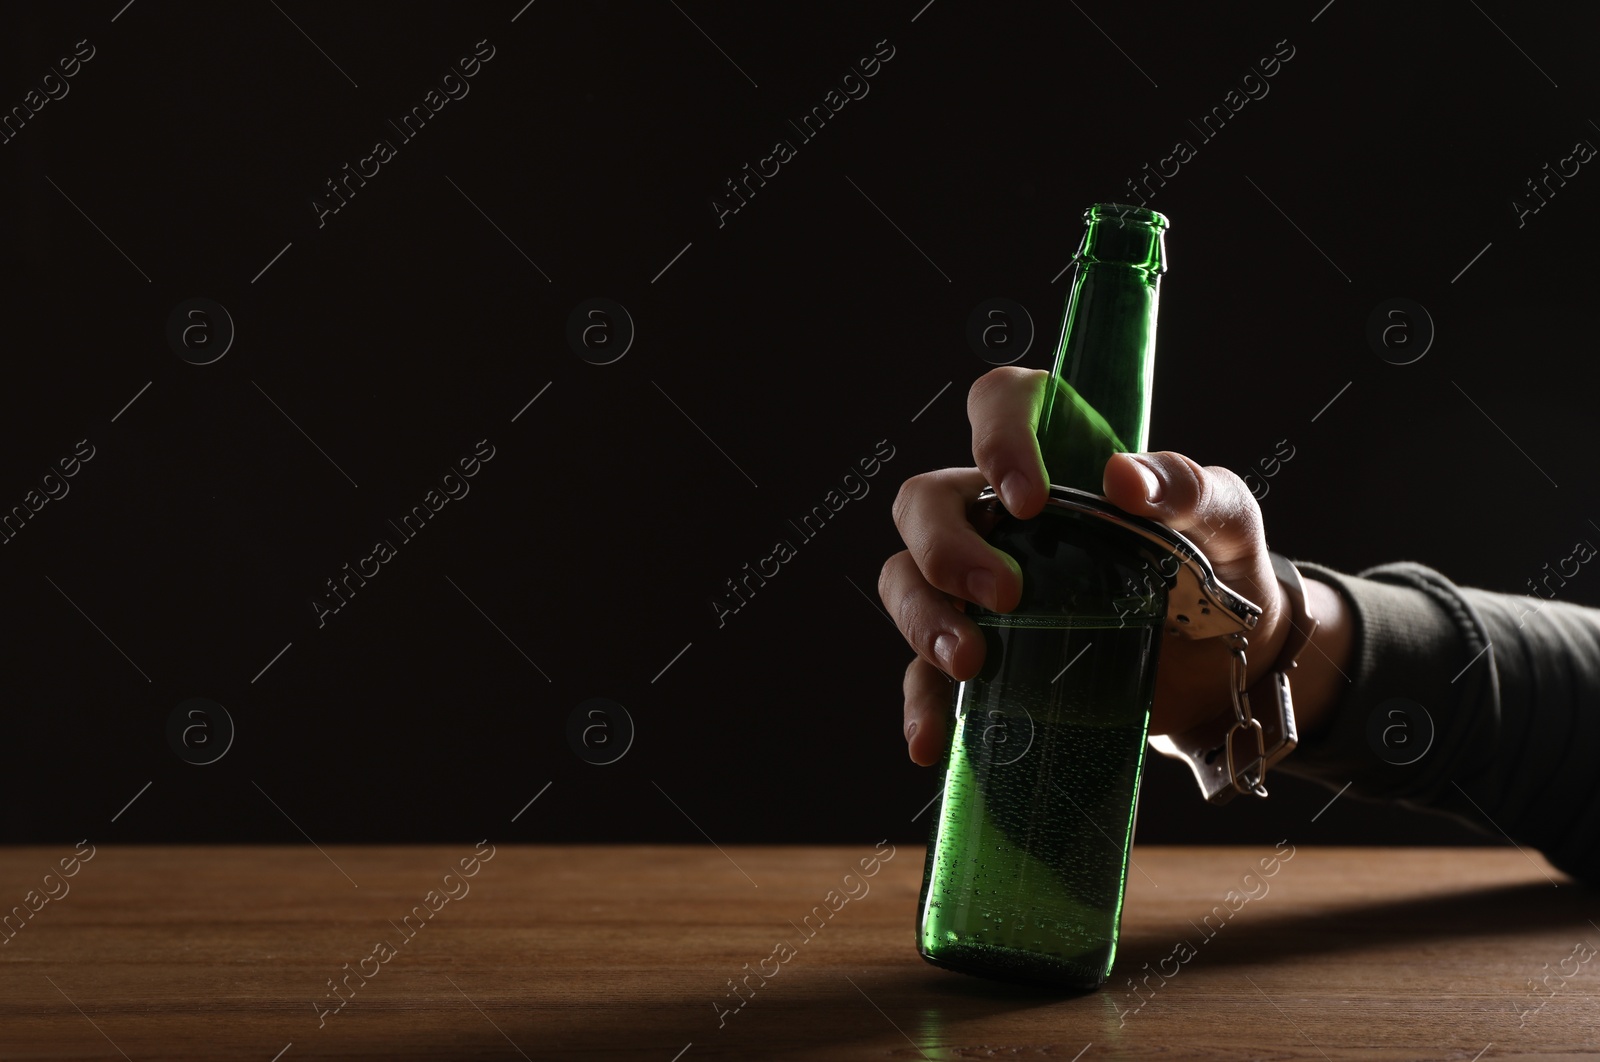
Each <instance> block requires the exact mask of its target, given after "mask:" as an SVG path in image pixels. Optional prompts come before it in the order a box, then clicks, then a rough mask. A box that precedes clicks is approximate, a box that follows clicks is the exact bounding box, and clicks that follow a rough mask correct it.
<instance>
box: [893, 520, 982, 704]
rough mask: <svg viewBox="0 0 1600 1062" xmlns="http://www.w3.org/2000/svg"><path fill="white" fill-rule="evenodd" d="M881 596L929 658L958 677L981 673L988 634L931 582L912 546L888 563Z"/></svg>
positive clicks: (914, 644) (916, 646) (920, 652)
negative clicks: (929, 583)
mask: <svg viewBox="0 0 1600 1062" xmlns="http://www.w3.org/2000/svg"><path fill="white" fill-rule="evenodd" d="M878 596H879V597H881V598H882V599H883V604H884V607H885V608H887V609H888V610H889V615H890V616H892V617H894V622H895V626H897V627H899V628H900V633H901V634H903V635H904V636H905V639H906V641H907V642H909V643H911V648H913V649H915V650H916V651H917V654H918V655H919V656H920V657H921V658H922V659H923V660H925V661H927V662H928V663H929V664H931V665H932V666H934V667H936V668H938V669H939V670H941V671H943V672H945V673H946V674H949V675H953V676H954V677H956V678H961V679H966V678H971V677H972V676H973V675H976V674H977V673H978V669H979V668H981V667H982V666H983V657H984V652H985V645H984V641H983V635H982V634H980V633H979V632H978V628H977V625H976V624H974V623H973V622H972V621H971V620H970V619H968V618H967V617H966V616H964V615H962V614H961V611H960V610H959V609H957V608H956V607H955V606H954V605H953V604H951V603H950V599H949V598H948V597H946V596H945V595H944V594H942V593H940V592H939V591H938V590H936V589H934V588H933V587H932V586H929V585H928V581H927V580H926V579H924V578H923V577H922V572H920V571H919V570H918V569H917V564H916V561H915V560H913V559H912V557H911V553H910V551H909V550H901V551H900V552H899V553H896V554H895V555H894V556H892V557H890V558H889V560H888V562H887V563H885V564H884V566H883V571H882V572H881V573H880V574H879V576H878Z"/></svg>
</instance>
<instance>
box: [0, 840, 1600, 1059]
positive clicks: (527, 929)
mask: <svg viewBox="0 0 1600 1062" xmlns="http://www.w3.org/2000/svg"><path fill="white" fill-rule="evenodd" d="M889 848H890V846H887V845H886V846H884V847H883V849H882V851H883V852H885V853H888V851H889ZM84 850H85V851H88V850H89V849H88V846H85V848H84ZM1291 853H1292V854H1291ZM481 855H487V856H488V858H487V859H484V858H481ZM922 856H923V853H922V850H921V849H920V848H912V847H906V846H901V847H899V848H898V849H896V850H894V851H893V853H892V855H891V856H890V857H889V858H887V859H885V860H882V861H881V862H880V863H879V864H877V873H876V874H875V875H874V876H872V877H870V878H867V879H865V880H864V881H863V880H861V879H860V873H861V869H860V863H861V860H862V859H869V860H870V859H871V858H873V857H874V848H873V847H872V846H871V845H866V844H863V845H860V846H854V847H728V848H726V849H725V850H719V849H717V848H715V847H712V846H704V847H636V846H630V847H539V846H527V845H515V846H513V845H501V846H498V847H493V846H492V842H491V844H489V845H484V846H483V848H482V849H481V853H480V851H479V850H475V848H474V846H473V845H470V844H462V845H459V846H428V847H358V846H350V847H329V848H327V849H326V850H325V851H324V850H319V849H317V848H314V847H309V846H308V847H115V846H101V847H99V848H97V849H93V854H92V856H91V858H89V859H88V860H86V861H85V860H82V859H81V857H80V856H78V855H77V854H75V852H74V850H73V848H72V846H70V845H61V846H56V847H17V848H8V849H3V850H0V890H3V892H0V909H8V908H20V909H21V913H20V914H19V913H18V911H16V910H12V913H11V917H10V921H9V922H8V923H7V924H6V928H5V929H4V930H3V931H0V939H4V940H5V943H3V944H0V1058H3V1059H118V1058H128V1059H167V1060H171V1059H230V1060H231V1059H251V1060H256V1062H272V1060H273V1059H275V1058H277V1059H281V1060H282V1062H296V1060H299V1059H305V1058H363V1059H365V1058H383V1059H517V1058H526V1059H580V1060H581V1059H640V1060H652V1062H674V1060H675V1059H676V1060H680V1062H698V1060H700V1059H708V1058H717V1059H761V1058H784V1059H923V1058H925V1059H930V1060H942V1059H986V1058H1002V1059H1015V1058H1055V1059H1061V1060H1062V1062H1071V1060H1073V1059H1083V1060H1089V1059H1102V1058H1125V1059H1180V1058H1199V1059H1211V1058H1219V1059H1220V1058H1238V1059H1318V1058H1327V1059H1340V1058H1359V1059H1396V1060H1400V1059H1406V1060H1410V1059H1460V1060H1463V1062H1469V1060H1473V1059H1483V1060H1484V1062H1489V1060H1493V1059H1505V1058H1523V1059H1529V1058H1562V1059H1574V1058H1596V1057H1600V974H1597V969H1600V962H1590V961H1588V958H1589V957H1592V956H1593V955H1594V954H1595V953H1596V951H1597V949H1600V925H1597V924H1596V923H1600V894H1597V893H1596V891H1595V890H1592V889H1587V888H1584V887H1582V886H1579V885H1577V884H1576V883H1574V882H1572V881H1570V880H1569V879H1567V878H1565V877H1564V876H1562V875H1560V874H1559V873H1556V872H1555V871H1552V870H1550V869H1549V868H1548V866H1547V865H1546V864H1545V863H1544V862H1543V861H1542V860H1540V859H1539V857H1538V856H1537V855H1534V854H1532V853H1523V852H1520V851H1518V850H1516V849H1512V848H1506V849H1449V848H1435V849H1395V848H1390V849H1380V848H1363V849H1356V848H1312V847H1309V846H1300V847H1298V848H1295V847H1294V846H1292V845H1288V844H1285V845H1284V846H1281V847H1280V848H1279V849H1277V850H1275V849H1273V848H1272V847H1270V846H1261V847H1248V848H1245V847H1222V848H1171V847H1141V848H1137V849H1136V850H1135V862H1136V864H1137V865H1136V869H1135V870H1134V871H1133V872H1132V873H1131V874H1130V878H1129V885H1128V898H1127V904H1126V908H1125V911H1124V915H1123V936H1122V947H1121V952H1120V955H1119V957H1118V962H1117V968H1116V970H1115V971H1114V973H1113V976H1112V981H1111V983H1110V984H1108V985H1107V986H1106V987H1105V988H1103V989H1102V990H1100V991H1098V992H1093V993H1088V994H1081V995H1073V996H1061V995H1051V994H1048V993H1042V992H1036V991H1029V990H1025V989H1020V988H1017V987H1015V986H1011V985H1004V984H998V983H991V982H987V981H983V980H979V979H976V978H971V977H966V976H963V975H960V974H955V973H950V972H946V971H943V970H939V969H935V968H934V967H932V966H929V965H927V964H926V963H924V962H923V961H922V959H921V958H919V957H918V955H917V953H916V951H915V949H914V946H913V943H912V930H913V924H914V920H915V908H916V899H917V889H918V886H919V884H920V882H921V874H922ZM1284 856H1288V858H1287V859H1285V858H1283V857H1284ZM1272 858H1277V859H1278V860H1279V862H1278V863H1277V864H1276V869H1275V871H1274V872H1273V873H1272V874H1271V875H1270V876H1266V875H1265V874H1264V873H1263V871H1262V860H1263V859H1267V860H1270V859H1272ZM72 859H78V860H79V861H78V862H77V863H76V864H72V863H70V862H69V863H68V864H67V869H75V873H73V874H72V875H71V876H70V877H65V876H63V875H64V874H65V870H64V869H63V868H62V866H61V864H62V861H63V860H69V861H70V860H72ZM474 859H476V860H477V862H476V863H474V862H472V861H473V860H474ZM463 860H466V861H467V862H466V864H465V869H463V865H462V861H463ZM1268 865H1269V866H1271V865H1272V864H1270V863H1269V864H1268ZM869 866H872V864H870V863H869ZM468 871H472V873H471V874H470V876H468ZM452 872H454V873H453V874H452ZM47 874H50V875H51V876H50V877H49V878H46V875H47ZM847 874H855V875H856V877H852V879H851V880H850V881H849V882H846V881H845V880H844V879H845V875H847ZM446 875H451V876H450V877H446ZM830 890H838V895H837V896H835V897H834V898H833V900H832V905H836V906H838V908H839V909H838V910H837V911H833V910H831V909H830V904H829V903H827V902H825V900H826V898H827V897H828V894H829V892H830ZM847 892H848V893H853V894H854V895H855V898H854V899H849V900H848V902H844V903H843V904H842V905H840V898H841V897H843V896H844V895H845V894H846V893H847ZM1230 894H1232V895H1231V896H1230ZM51 895H54V896H55V898H54V899H49V898H48V897H49V896H51ZM35 907H37V910H36V911H35V910H33V908H35ZM435 908H437V909H436V910H435ZM815 908H820V909H821V910H822V912H824V913H825V914H826V916H827V917H826V919H825V921H822V922H821V925H822V928H821V929H820V930H818V929H815V928H814V927H815V926H816V925H817V924H818V923H819V919H818V918H817V916H816V915H815V914H812V912H813V910H814V909H815ZM808 914H812V918H811V922H810V926H811V927H813V928H811V929H810V930H809V931H808V932H809V933H814V935H811V936H808V935H807V934H806V933H803V932H802V931H801V928H800V926H801V923H802V922H804V921H805V920H806V916H807V915H808ZM24 915H25V916H27V917H23V916H24ZM1207 916H1209V919H1208V917H1207ZM18 926H20V928H18ZM780 942H786V943H788V944H789V945H790V947H791V948H792V950H793V954H792V955H791V956H790V957H789V958H788V960H787V961H784V962H775V961H774V960H773V959H772V956H773V955H774V951H775V949H776V947H777V945H778V944H779V943H780ZM380 956H381V957H380ZM1184 956H1186V958H1185V957H1184ZM763 960H766V969H767V970H768V971H769V973H770V976H768V977H766V978H765V979H763V978H762V977H761V976H759V975H757V976H755V977H749V981H748V984H749V985H750V986H753V989H754V990H753V992H752V991H748V990H745V989H744V988H742V987H741V989H740V992H739V997H742V998H744V999H745V1003H744V1005H743V1006H742V1007H737V1000H738V998H739V997H735V996H731V995H729V992H730V987H731V986H730V979H733V980H738V979H741V978H746V977H748V976H749V972H750V971H754V970H758V968H759V967H760V966H761V964H762V962H763ZM746 964H748V965H749V969H748V970H747V969H746ZM774 970H776V972H775V973H771V971H774ZM1130 978H1134V979H1135V981H1134V982H1133V983H1130V980H1129V979H1130ZM341 981H342V982H343V983H342V984H340V986H339V989H338V991H339V995H338V996H334V995H332V994H331V990H332V989H333V987H334V983H338V982H341ZM763 981H764V983H763ZM346 984H347V985H348V986H349V987H348V988H346V987H344V985H346ZM341 1000H342V1005H341ZM1541 1003H1542V1004H1543V1005H1542V1006H1540V1004H1541ZM720 1008H730V1011H728V1012H724V1011H723V1010H722V1009H720ZM1536 1008H1537V1009H1536Z"/></svg>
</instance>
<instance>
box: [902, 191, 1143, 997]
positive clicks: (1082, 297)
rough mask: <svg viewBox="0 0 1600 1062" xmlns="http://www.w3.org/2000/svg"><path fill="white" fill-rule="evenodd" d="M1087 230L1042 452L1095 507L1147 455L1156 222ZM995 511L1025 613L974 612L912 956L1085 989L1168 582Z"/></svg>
mask: <svg viewBox="0 0 1600 1062" xmlns="http://www.w3.org/2000/svg"><path fill="white" fill-rule="evenodd" d="M1084 220H1085V222H1086V226H1087V227H1086V229H1085V232H1084V237H1083V242H1082V244H1081V245H1080V246H1079V248H1078V253H1077V255H1076V257H1075V264H1076V273H1075V276H1074V279H1073V283H1072V291H1071V294H1070V295H1069V296H1068V299H1067V307H1066V316H1065V322H1064V324H1063V326H1062V332H1061V341H1060V344H1059V346H1058V348H1057V350H1056V359H1055V366H1054V368H1053V370H1052V372H1051V375H1050V381H1049V384H1048V388H1047V392H1046V396H1045V402H1044V406H1043V410H1042V413H1041V416H1040V419H1039V427H1038V438H1039V447H1040V452H1041V453H1042V454H1043V457H1044V463H1045V469H1046V471H1047V472H1048V473H1049V477H1050V482H1051V484H1052V487H1053V488H1060V487H1067V488H1073V489H1076V490H1079V491H1085V492H1088V493H1091V494H1094V495H1096V496H1097V497H1103V496H1102V495H1101V491H1102V486H1103V475H1104V471H1105V466H1106V461H1107V460H1108V459H1109V458H1110V456H1111V454H1113V453H1115V452H1119V451H1134V452H1139V451H1142V450H1144V449H1145V446H1146V437H1147V433H1148V419H1149V412H1150V389H1151V381H1152V376H1153V372H1154V368H1155V358H1154V354H1155V338H1156V307H1157V301H1158V293H1159V285H1160V278H1161V274H1162V273H1163V272H1164V271H1165V268H1166V256H1165V246H1164V239H1163V233H1164V231H1165V229H1166V228H1167V224H1168V223H1167V219H1166V218H1165V217H1163V216H1162V215H1161V214H1159V213H1157V212H1155V211H1153V210H1148V209H1144V208H1140V207H1130V206H1123V205H1120V204H1114V203H1102V204H1097V205H1095V206H1092V207H1090V208H1089V209H1088V210H1086V211H1085V212H1084ZM1062 493H1063V492H1060V491H1059V490H1053V494H1055V495H1061V494H1062ZM990 505H991V508H992V510H993V511H994V513H995V517H996V522H995V524H994V526H993V528H992V529H991V530H990V531H989V532H988V533H987V536H986V538H987V541H988V542H989V543H990V544H992V545H993V546H995V547H996V548H998V549H1000V550H1002V551H1004V552H1006V553H1008V554H1010V555H1011V556H1012V557H1014V558H1016V560H1017V562H1018V564H1019V565H1020V567H1021V570H1022V586H1023V589H1022V600H1021V602H1020V603H1019V604H1018V606H1017V607H1016V608H1015V609H1014V610H1013V611H1011V612H1009V613H1004V614H1002V613H995V612H990V611H988V610H986V609H983V608H980V607H978V606H975V605H969V606H968V608H967V615H968V616H970V617H971V618H972V619H973V620H974V621H975V622H976V623H977V624H978V627H979V629H980V630H981V631H982V632H983V635H984V638H985V641H986V643H987V655H986V658H985V661H984V666H983V670H982V671H981V672H980V673H979V674H978V675H977V676H976V677H975V678H973V679H971V680H969V681H967V682H963V683H961V684H960V685H959V686H958V687H957V690H956V697H955V718H954V722H953V725H952V726H951V728H950V733H951V740H950V747H949V750H948V752H947V754H946V756H945V759H944V762H943V764H942V765H941V768H940V769H941V771H942V785H943V790H942V793H941V796H940V798H939V800H938V801H937V814H936V815H935V817H934V819H933V822H932V827H931V836H930V840H929V845H928V858H927V864H926V867H925V869H924V872H923V882H922V894H921V899H920V903H919V912H918V920H917V947H918V951H920V952H921V954H922V956H923V957H924V958H925V959H927V960H928V961H929V962H931V963H933V964H935V965H937V966H943V967H947V968H950V969H954V970H960V971H963V972H966V973H973V974H980V975H985V976H990V977H997V978H1003V979H1007V980H1020V981H1030V982H1040V983H1046V984H1051V985H1059V986H1062V987H1070V988H1096V987H1099V986H1100V985H1102V984H1104V983H1105V980H1106V977H1107V975H1108V974H1109V972H1110V970H1111V964H1112V961H1113V960H1114V958H1115V956H1116V950H1117V931H1118V927H1119V924H1120V922H1121V916H1122V898H1123V891H1124V888H1125V886H1126V884H1127V872H1128V850H1129V847H1130V846H1131V845H1132V843H1133V824H1134V813H1135V809H1136V807H1137V803H1138V792H1139V777H1140V772H1141V768H1142V767H1143V764H1144V749H1145V738H1146V731H1147V729H1148V725H1149V719H1150V702H1151V698H1152V696H1153V694H1154V687H1155V670H1156V661H1157V653H1158V650H1159V648H1160V645H1161V636H1162V628H1163V625H1164V623H1165V621H1166V614H1167V581H1166V580H1163V579H1161V578H1160V577H1159V576H1155V577H1153V576H1152V572H1155V571H1158V570H1159V567H1158V566H1159V564H1160V559H1159V558H1158V557H1155V556H1153V555H1152V554H1151V553H1150V552H1149V551H1148V545H1147V543H1146V542H1145V541H1144V540H1143V539H1142V538H1140V537H1139V536H1137V535H1134V534H1133V533H1131V532H1129V531H1127V530H1125V529H1123V528H1121V527H1119V526H1117V525H1116V524H1115V523H1114V522H1112V521H1108V520H1106V519H1104V518H1101V517H1097V516H1092V515H1086V514H1085V513H1084V512H1082V511H1081V510H1080V509H1075V508H1070V507H1067V506H1064V505H1057V504H1051V505H1047V506H1046V507H1045V509H1044V511H1043V512H1042V513H1040V514H1039V515H1038V516H1036V517H1034V518H1032V519H1030V520H1018V519H1016V518H1015V517H1012V516H1010V515H1009V514H1007V513H1005V511H1004V509H1003V508H1001V507H1000V505H999V503H998V501H995V502H992V503H990Z"/></svg>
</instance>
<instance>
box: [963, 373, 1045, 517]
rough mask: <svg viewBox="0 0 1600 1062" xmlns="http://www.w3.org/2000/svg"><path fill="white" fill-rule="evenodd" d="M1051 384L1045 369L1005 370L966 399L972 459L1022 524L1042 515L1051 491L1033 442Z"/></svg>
mask: <svg viewBox="0 0 1600 1062" xmlns="http://www.w3.org/2000/svg"><path fill="white" fill-rule="evenodd" d="M1049 378H1050V374H1049V373H1047V372H1045V371H1044V370H1042V369H1022V368H1018V367H1016V366H1014V365H1003V366H1001V367H1000V368H998V369H993V370H991V371H989V372H986V373H984V374H983V375H982V376H980V377H978V379H977V381H976V382H974V383H973V385H972V390H971V391H970V392H969V393H968V394H967V419H968V420H970V421H971V422H972V459H973V460H974V461H976V462H977V463H978V469H979V470H980V471H981V472H982V473H983V475H984V480H985V481H986V482H988V483H991V484H993V485H994V487H995V489H996V490H997V491H999V492H1000V500H1001V501H1003V502H1004V503H1005V506H1006V508H1007V509H1008V510H1009V511H1010V512H1011V513H1012V515H1014V516H1018V517H1021V518H1023V519H1027V518H1028V517H1031V516H1036V515H1038V513H1039V510H1041V509H1043V508H1044V503H1045V498H1046V496H1047V493H1048V490H1049V487H1048V480H1047V479H1046V477H1045V470H1044V462H1043V461H1041V460H1040V458H1039V441H1038V439H1036V438H1035V437H1034V431H1035V430H1036V429H1037V428H1038V426H1039V412H1040V410H1041V409H1042V408H1043V407H1044V393H1045V391H1044V388H1045V383H1046V381H1048V380H1049Z"/></svg>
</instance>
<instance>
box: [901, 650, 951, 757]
mask: <svg viewBox="0 0 1600 1062" xmlns="http://www.w3.org/2000/svg"><path fill="white" fill-rule="evenodd" d="M904 690H905V697H906V705H905V735H906V752H907V753H908V754H909V755H910V756H911V759H912V761H913V762H914V763H917V764H919V765H921V766H923V767H928V766H931V765H932V764H934V763H936V762H938V760H939V756H940V754H941V753H943V751H944V743H945V727H946V723H945V719H946V717H947V716H948V715H949V712H950V696H951V686H950V680H949V679H947V678H945V676H944V675H943V674H942V673H941V672H940V671H939V669H938V668H936V667H934V666H933V665H932V664H930V663H928V662H927V661H926V660H924V659H922V658H921V657H920V656H919V657H916V658H914V659H913V660H912V661H911V666H910V667H908V668H906V677H905V683H904Z"/></svg>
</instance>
